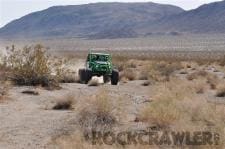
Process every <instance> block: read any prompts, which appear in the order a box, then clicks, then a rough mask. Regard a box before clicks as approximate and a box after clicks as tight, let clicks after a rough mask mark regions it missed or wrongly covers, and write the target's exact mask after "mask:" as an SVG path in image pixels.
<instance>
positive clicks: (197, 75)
mask: <svg viewBox="0 0 225 149" xmlns="http://www.w3.org/2000/svg"><path fill="white" fill-rule="evenodd" d="M208 75H209V73H208V72H206V71H205V70H199V71H196V72H193V73H190V74H188V75H187V77H186V78H187V79H188V80H190V81H191V80H194V79H198V78H200V77H207V76H208Z"/></svg>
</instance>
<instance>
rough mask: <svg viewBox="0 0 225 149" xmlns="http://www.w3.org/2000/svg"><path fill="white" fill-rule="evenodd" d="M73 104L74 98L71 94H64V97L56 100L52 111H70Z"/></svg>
mask: <svg viewBox="0 0 225 149" xmlns="http://www.w3.org/2000/svg"><path fill="white" fill-rule="evenodd" d="M74 103H75V96H74V95H73V94H66V95H65V96H63V97H61V98H59V99H57V101H56V104H55V105H54V106H53V108H52V109H54V110H71V109H73V104H74Z"/></svg>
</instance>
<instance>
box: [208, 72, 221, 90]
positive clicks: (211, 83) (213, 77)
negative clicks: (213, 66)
mask: <svg viewBox="0 0 225 149" xmlns="http://www.w3.org/2000/svg"><path fill="white" fill-rule="evenodd" d="M206 79H207V83H208V84H209V86H210V88H211V89H216V88H217V84H219V78H218V76H216V75H209V76H207V78H206Z"/></svg>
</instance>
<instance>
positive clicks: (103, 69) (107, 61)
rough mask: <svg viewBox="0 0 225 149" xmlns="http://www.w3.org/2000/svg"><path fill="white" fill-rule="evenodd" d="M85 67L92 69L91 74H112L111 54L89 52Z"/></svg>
mask: <svg viewBox="0 0 225 149" xmlns="http://www.w3.org/2000/svg"><path fill="white" fill-rule="evenodd" d="M86 68H87V69H90V70H91V71H92V75H96V76H101V75H111V74H112V69H113V65H112V56H111V55H110V54H105V53H92V52H90V53H89V54H88V56H87V60H86Z"/></svg>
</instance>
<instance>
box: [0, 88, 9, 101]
mask: <svg viewBox="0 0 225 149" xmlns="http://www.w3.org/2000/svg"><path fill="white" fill-rule="evenodd" d="M8 91H9V87H8V86H5V85H3V86H1V87H0V102H1V101H4V100H5V99H6V98H7V95H8Z"/></svg>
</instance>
